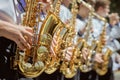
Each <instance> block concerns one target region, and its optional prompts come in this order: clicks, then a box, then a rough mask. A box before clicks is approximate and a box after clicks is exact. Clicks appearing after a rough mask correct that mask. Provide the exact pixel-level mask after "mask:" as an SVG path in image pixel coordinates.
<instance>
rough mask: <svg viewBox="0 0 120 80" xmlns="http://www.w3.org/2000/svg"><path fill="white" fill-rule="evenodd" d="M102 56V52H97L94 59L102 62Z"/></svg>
mask: <svg viewBox="0 0 120 80" xmlns="http://www.w3.org/2000/svg"><path fill="white" fill-rule="evenodd" d="M102 56H103V54H102V53H96V54H95V56H94V61H96V62H98V63H102V62H103V59H102Z"/></svg>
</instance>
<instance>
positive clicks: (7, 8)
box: [0, 0, 16, 21]
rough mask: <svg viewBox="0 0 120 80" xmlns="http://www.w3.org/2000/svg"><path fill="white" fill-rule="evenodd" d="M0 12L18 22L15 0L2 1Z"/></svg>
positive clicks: (0, 0) (0, 2) (0, 1)
mask: <svg viewBox="0 0 120 80" xmlns="http://www.w3.org/2000/svg"><path fill="white" fill-rule="evenodd" d="M0 11H3V12H5V13H6V14H8V15H9V16H10V17H11V18H12V19H13V20H14V21H16V15H15V11H14V4H13V0H0Z"/></svg>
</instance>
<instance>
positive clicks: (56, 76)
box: [36, 70, 62, 80]
mask: <svg viewBox="0 0 120 80" xmlns="http://www.w3.org/2000/svg"><path fill="white" fill-rule="evenodd" d="M61 76H62V74H61V73H60V72H59V70H57V71H55V72H54V73H52V74H46V73H45V72H43V73H42V74H41V75H40V76H39V77H37V78H36V80H61Z"/></svg>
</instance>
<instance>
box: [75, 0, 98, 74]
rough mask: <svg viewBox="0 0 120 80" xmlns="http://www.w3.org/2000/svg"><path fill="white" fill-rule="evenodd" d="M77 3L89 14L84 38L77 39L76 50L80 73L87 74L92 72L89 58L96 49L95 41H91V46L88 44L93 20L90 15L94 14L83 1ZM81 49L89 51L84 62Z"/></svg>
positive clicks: (90, 7)
mask: <svg viewBox="0 0 120 80" xmlns="http://www.w3.org/2000/svg"><path fill="white" fill-rule="evenodd" d="M77 1H78V2H79V3H82V4H83V5H84V6H86V7H87V8H88V9H89V10H90V12H89V17H88V22H87V23H86V26H85V33H84V38H83V39H79V41H78V48H79V59H80V61H79V68H80V70H81V71H82V72H89V71H90V70H92V65H93V63H92V61H91V57H92V53H93V51H94V49H95V48H96V45H97V43H98V42H97V41H95V40H93V41H92V45H90V44H88V38H89V36H90V33H91V32H90V31H91V26H92V22H91V21H92V18H93V15H92V13H93V12H94V8H93V7H92V6H91V5H90V4H88V3H86V2H84V1H83V0H77ZM83 48H87V49H89V55H88V57H87V59H86V60H84V58H83V54H82V49H83Z"/></svg>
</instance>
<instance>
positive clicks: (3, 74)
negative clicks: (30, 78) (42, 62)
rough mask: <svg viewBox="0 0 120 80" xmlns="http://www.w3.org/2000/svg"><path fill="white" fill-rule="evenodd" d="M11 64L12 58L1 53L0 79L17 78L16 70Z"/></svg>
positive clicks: (15, 79) (11, 79)
mask: <svg viewBox="0 0 120 80" xmlns="http://www.w3.org/2000/svg"><path fill="white" fill-rule="evenodd" d="M10 66H11V65H10V58H9V57H6V56H4V55H2V54H0V79H6V80H17V75H16V71H15V70H13V69H11V68H10Z"/></svg>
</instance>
